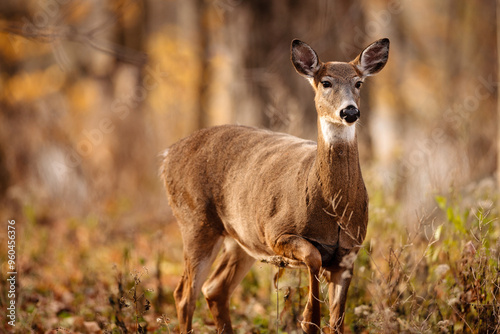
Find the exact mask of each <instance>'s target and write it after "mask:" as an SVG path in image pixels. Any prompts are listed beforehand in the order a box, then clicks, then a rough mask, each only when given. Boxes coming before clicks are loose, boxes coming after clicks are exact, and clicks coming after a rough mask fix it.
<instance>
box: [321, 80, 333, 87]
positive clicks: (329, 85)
mask: <svg viewBox="0 0 500 334" xmlns="http://www.w3.org/2000/svg"><path fill="white" fill-rule="evenodd" d="M321 84H322V85H323V87H324V88H329V87H332V83H331V82H330V81H326V80H325V81H321Z"/></svg>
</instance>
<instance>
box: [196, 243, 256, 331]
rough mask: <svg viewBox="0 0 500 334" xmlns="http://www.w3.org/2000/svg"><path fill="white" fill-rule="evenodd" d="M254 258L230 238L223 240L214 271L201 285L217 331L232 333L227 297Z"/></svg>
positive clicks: (250, 265)
mask: <svg viewBox="0 0 500 334" xmlns="http://www.w3.org/2000/svg"><path fill="white" fill-rule="evenodd" d="M254 262H255V259H254V258H252V257H251V256H250V255H248V254H247V253H246V252H245V251H244V250H243V249H242V248H241V246H240V245H239V244H238V243H237V242H236V241H235V240H234V239H232V238H229V237H227V238H226V239H225V240H224V248H223V250H222V254H221V257H220V262H219V263H218V264H217V266H216V269H215V271H214V272H213V273H212V275H211V276H210V278H209V279H208V280H207V281H206V282H205V284H204V285H203V288H202V290H203V294H204V295H205V299H206V300H207V303H208V306H209V307H210V312H212V316H213V317H214V320H215V324H216V326H217V333H224V334H227V333H233V330H232V328H231V318H230V316H229V298H230V297H231V294H232V293H233V291H234V289H236V287H237V286H238V284H239V283H240V282H241V280H242V279H243V277H245V275H246V274H247V272H248V271H249V270H250V268H251V267H252V264H253V263H254Z"/></svg>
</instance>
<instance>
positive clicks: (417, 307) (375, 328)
mask: <svg viewBox="0 0 500 334" xmlns="http://www.w3.org/2000/svg"><path fill="white" fill-rule="evenodd" d="M490 183H491V182H490ZM491 190H492V189H491V188H490V189H489V191H491ZM485 195H486V197H482V196H485ZM464 196H465V197H464ZM469 196H471V195H470V194H460V195H458V194H457V193H456V192H454V193H452V194H449V195H448V196H446V197H444V196H436V197H435V203H436V209H435V210H432V211H430V212H428V213H426V214H418V215H416V217H415V219H416V220H417V221H418V224H416V225H415V224H413V223H411V222H403V221H400V220H399V219H398V218H397V216H398V215H397V209H398V208H397V207H394V208H388V207H387V205H386V203H384V202H383V201H381V198H382V196H380V197H379V199H377V198H376V196H372V207H371V221H370V228H369V234H368V237H367V239H366V242H365V244H364V247H363V248H362V249H361V251H360V253H359V256H358V259H357V262H356V271H355V276H354V279H353V283H352V286H351V290H350V294H349V296H350V297H349V299H348V306H347V307H348V309H347V315H346V324H347V327H348V328H349V329H350V331H351V332H352V333H381V332H383V333H498V332H500V327H499V326H500V321H499V320H500V242H499V240H500V238H499V237H500V228H499V224H498V211H496V209H494V206H493V202H492V201H491V200H492V198H491V197H489V196H490V195H489V194H482V196H481V195H480V197H475V198H471V197H469ZM473 196H477V194H474V195H473ZM462 197H464V198H462ZM461 198H462V199H461ZM471 201H472V203H474V204H473V205H468V206H465V205H464V204H465V203H470V202H471ZM116 209H117V208H115V210H116ZM23 210H24V212H25V214H26V217H27V218H28V220H27V222H26V224H25V225H24V226H23V231H22V234H21V235H22V238H23V239H21V240H20V250H19V254H21V255H20V258H19V261H20V264H19V265H20V268H22V269H21V270H20V271H21V272H22V276H21V281H20V290H19V291H20V293H19V295H18V297H17V298H18V323H17V325H16V327H15V331H14V332H15V333H25V332H28V331H32V332H35V333H46V332H47V331H50V330H52V332H54V333H73V332H84V333H97V332H100V331H102V332H105V333H145V332H153V333H176V323H177V320H176V313H175V306H174V302H173V296H172V292H173V289H174V288H175V285H176V283H177V281H178V279H179V277H180V275H181V273H182V267H181V264H180V263H181V261H180V260H181V256H182V254H181V249H182V244H181V242H180V240H179V239H180V236H179V231H178V228H177V226H176V225H175V221H173V220H172V219H169V222H168V223H167V224H165V223H164V221H162V220H160V219H156V220H155V219H149V222H150V223H148V224H142V225H140V227H139V225H137V226H136V227H133V225H131V226H126V225H125V224H119V223H117V222H121V221H126V220H127V219H131V220H132V221H141V220H145V219H147V218H146V217H140V215H139V216H137V217H134V218H131V217H128V216H129V215H130V211H129V210H123V211H122V212H121V213H117V212H112V211H110V212H107V216H108V217H106V218H97V217H90V216H89V217H87V218H86V219H83V220H79V219H76V218H74V219H53V218H51V217H48V216H46V215H44V214H43V213H42V212H38V211H37V210H36V209H35V208H33V207H30V206H26V207H24V208H23ZM118 211H120V210H118ZM110 217H113V218H110ZM413 226H416V227H413ZM2 256H3V254H2ZM2 260H4V259H3V258H2ZM6 289H7V282H6V280H5V277H2V291H6ZM307 289H308V287H307V276H306V273H305V271H304V270H290V269H281V270H278V269H277V268H275V267H272V266H271V265H268V264H263V263H257V264H256V265H255V266H254V268H253V269H252V270H251V272H250V274H249V275H248V276H247V277H246V278H245V279H244V281H243V283H242V284H241V286H240V287H239V288H238V289H237V291H236V292H235V294H234V296H233V298H232V305H233V307H232V312H233V313H232V315H233V322H234V326H235V328H237V329H238V330H239V332H241V333H278V332H279V333H295V332H299V329H300V327H299V324H298V321H299V319H300V314H301V312H302V310H303V307H304V305H305V302H306V299H307V298H306V297H307ZM322 290H323V292H324V293H323V296H325V298H326V296H327V294H326V290H327V287H326V284H325V283H323V284H322ZM0 302H1V306H2V308H3V307H5V305H6V302H7V300H6V294H5V293H2V294H1V296H0ZM324 302H325V305H324V307H323V311H324V321H325V325H326V323H327V319H328V307H327V305H326V303H327V300H325V301H324ZM194 323H195V328H197V329H198V332H201V333H205V332H213V331H214V327H213V326H212V324H213V322H212V320H211V317H210V313H209V310H208V308H207V306H206V305H205V302H204V300H203V297H202V296H200V299H199V305H198V308H197V311H196V312H195V321H194ZM2 326H4V327H3V328H4V329H6V330H8V329H10V327H7V326H8V325H7V324H6V323H2Z"/></svg>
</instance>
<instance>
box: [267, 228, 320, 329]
mask: <svg viewBox="0 0 500 334" xmlns="http://www.w3.org/2000/svg"><path fill="white" fill-rule="evenodd" d="M274 251H275V252H276V253H277V254H278V255H281V256H284V257H286V258H290V259H294V260H298V261H301V262H303V263H304V264H305V265H306V266H307V268H308V270H309V296H308V300H307V304H306V307H305V310H304V313H303V317H304V319H303V320H302V324H301V326H302V330H304V332H306V333H307V334H315V333H317V331H318V329H320V321H321V317H320V316H321V314H320V303H319V280H318V278H319V274H320V268H321V254H320V253H319V251H318V250H317V249H316V247H314V246H313V245H312V244H311V243H310V242H309V241H307V240H305V239H304V238H302V237H299V236H297V235H283V236H281V237H280V238H279V239H278V241H277V242H276V245H275V247H274Z"/></svg>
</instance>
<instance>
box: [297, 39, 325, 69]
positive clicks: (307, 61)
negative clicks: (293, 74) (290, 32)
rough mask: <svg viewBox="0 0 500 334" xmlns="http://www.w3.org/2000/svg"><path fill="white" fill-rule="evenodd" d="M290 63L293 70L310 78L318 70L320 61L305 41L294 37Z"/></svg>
mask: <svg viewBox="0 0 500 334" xmlns="http://www.w3.org/2000/svg"><path fill="white" fill-rule="evenodd" d="M291 58H292V63H293V66H294V67H295V70H296V71H297V72H298V73H299V74H302V75H304V76H306V77H309V78H312V77H314V75H315V74H316V73H317V72H318V70H319V68H320V66H321V63H320V61H319V58H318V55H317V54H316V52H315V51H314V50H313V49H312V48H311V47H310V46H309V45H307V44H306V43H304V42H302V41H299V40H298V39H294V40H293V41H292V56H291Z"/></svg>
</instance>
